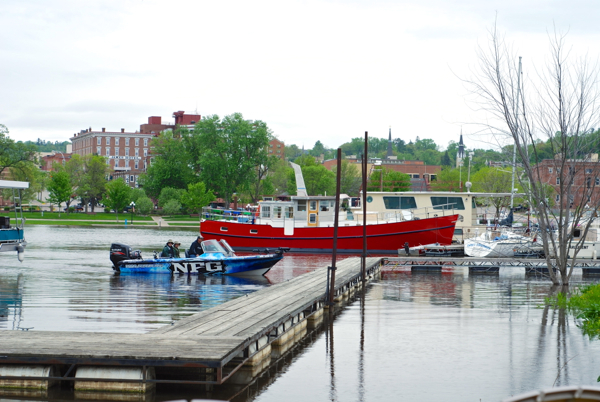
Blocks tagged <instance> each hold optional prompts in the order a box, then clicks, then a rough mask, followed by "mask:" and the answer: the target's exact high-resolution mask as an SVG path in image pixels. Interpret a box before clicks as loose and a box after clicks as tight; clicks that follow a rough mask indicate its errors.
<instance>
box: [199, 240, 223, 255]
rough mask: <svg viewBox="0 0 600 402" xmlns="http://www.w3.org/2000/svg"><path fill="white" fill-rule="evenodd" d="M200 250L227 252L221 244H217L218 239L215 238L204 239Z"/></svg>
mask: <svg viewBox="0 0 600 402" xmlns="http://www.w3.org/2000/svg"><path fill="white" fill-rule="evenodd" d="M202 250H203V251H204V252H205V253H222V254H227V250H225V249H224V248H223V246H221V244H219V242H218V241H216V240H213V239H211V240H204V241H203V242H202Z"/></svg>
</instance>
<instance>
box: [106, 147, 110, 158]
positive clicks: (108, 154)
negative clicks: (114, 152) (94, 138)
mask: <svg viewBox="0 0 600 402" xmlns="http://www.w3.org/2000/svg"><path fill="white" fill-rule="evenodd" d="M106 156H110V147H106Z"/></svg>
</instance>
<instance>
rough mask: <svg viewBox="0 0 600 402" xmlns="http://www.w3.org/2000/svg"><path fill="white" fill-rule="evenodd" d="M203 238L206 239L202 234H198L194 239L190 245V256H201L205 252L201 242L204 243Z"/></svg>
mask: <svg viewBox="0 0 600 402" xmlns="http://www.w3.org/2000/svg"><path fill="white" fill-rule="evenodd" d="M202 240H204V237H202V235H198V238H197V239H196V240H194V242H193V243H192V245H191V246H190V251H189V255H190V257H199V256H200V255H201V254H202V253H203V252H204V251H202V245H201V244H200V243H202Z"/></svg>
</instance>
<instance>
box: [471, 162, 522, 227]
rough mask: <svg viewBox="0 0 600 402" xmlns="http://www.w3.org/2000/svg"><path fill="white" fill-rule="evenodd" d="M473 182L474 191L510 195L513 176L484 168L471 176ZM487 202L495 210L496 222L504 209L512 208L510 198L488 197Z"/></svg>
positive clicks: (490, 168) (494, 169)
mask: <svg viewBox="0 0 600 402" xmlns="http://www.w3.org/2000/svg"><path fill="white" fill-rule="evenodd" d="M471 181H472V183H473V187H472V191H476V192H482V193H509V194H510V189H511V182H512V174H511V173H509V172H507V171H504V170H500V169H497V168H492V167H484V168H482V169H481V170H479V171H478V172H476V173H475V174H473V175H471ZM485 201H486V203H487V205H490V206H493V207H494V208H495V216H496V220H499V219H500V212H501V211H502V209H503V208H506V207H508V206H510V196H509V197H488V198H485Z"/></svg>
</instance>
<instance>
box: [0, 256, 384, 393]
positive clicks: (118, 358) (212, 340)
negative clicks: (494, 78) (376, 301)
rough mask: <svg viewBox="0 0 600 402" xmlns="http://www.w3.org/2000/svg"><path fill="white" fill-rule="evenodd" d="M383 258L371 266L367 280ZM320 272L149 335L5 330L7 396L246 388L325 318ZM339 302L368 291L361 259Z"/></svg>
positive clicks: (343, 283)
mask: <svg viewBox="0 0 600 402" xmlns="http://www.w3.org/2000/svg"><path fill="white" fill-rule="evenodd" d="M383 262H384V259H382V258H367V259H366V267H365V268H366V275H367V278H372V277H373V275H374V274H376V273H378V272H379V270H380V266H381V264H382V263H383ZM326 281H327V271H326V268H324V269H317V270H315V271H313V272H310V273H307V274H304V275H301V276H299V277H296V278H293V279H291V280H289V281H287V282H284V283H280V284H277V285H273V286H270V287H267V288H264V289H261V290H259V291H256V292H254V293H251V294H248V295H246V296H242V297H239V298H237V299H234V300H231V301H229V302H226V303H223V304H221V305H219V306H216V307H213V308H211V309H209V310H206V311H202V312H200V313H197V314H194V315H192V316H189V317H187V318H184V319H182V320H180V321H177V322H174V323H172V324H171V325H167V326H164V327H162V328H160V329H158V330H154V331H151V332H148V333H144V334H126V333H94V332H57V331H52V332H50V331H7V330H5V331H0V389H1V388H21V389H38V390H39V389H42V390H45V389H48V388H49V387H51V386H52V385H54V384H56V383H60V382H64V381H72V382H74V389H75V391H76V392H77V391H80V392H88V391H92V392H93V391H119V392H134V393H145V392H148V391H149V390H151V389H153V388H154V386H155V384H156V383H179V384H181V383H185V384H209V385H211V384H223V383H225V382H226V381H227V382H228V383H235V384H246V383H248V382H250V381H251V380H252V379H253V378H254V377H255V376H256V375H258V374H259V373H261V372H262V371H263V370H264V369H265V368H267V367H268V366H269V364H270V361H271V358H272V357H274V358H278V357H280V356H281V355H283V354H284V353H285V352H286V351H287V350H289V349H290V348H291V347H292V346H293V345H294V344H295V343H296V342H298V341H299V340H300V339H302V338H303V337H304V335H306V333H307V330H308V329H311V328H316V326H318V325H319V324H320V323H321V322H322V319H323V310H324V308H328V305H327V304H326V303H325V294H326ZM335 284H336V287H335V288H336V291H335V300H336V301H339V302H341V301H342V300H343V299H344V298H346V297H348V296H349V294H350V293H352V292H353V291H355V290H357V289H359V288H360V287H361V286H362V281H361V259H360V258H347V259H344V260H342V261H339V262H338V263H337V269H336V283H335Z"/></svg>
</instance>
